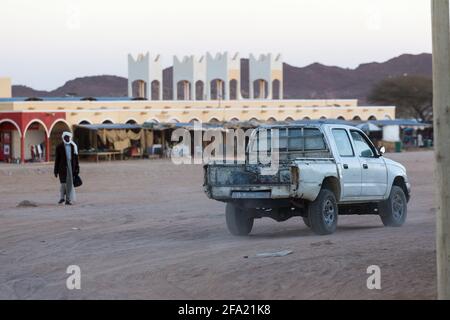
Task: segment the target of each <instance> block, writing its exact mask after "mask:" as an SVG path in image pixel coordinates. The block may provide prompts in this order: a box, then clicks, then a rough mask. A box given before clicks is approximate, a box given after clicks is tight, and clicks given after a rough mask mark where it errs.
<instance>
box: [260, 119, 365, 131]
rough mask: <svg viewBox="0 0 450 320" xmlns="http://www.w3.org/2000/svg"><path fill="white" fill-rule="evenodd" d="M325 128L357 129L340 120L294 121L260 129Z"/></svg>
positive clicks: (268, 125)
mask: <svg viewBox="0 0 450 320" xmlns="http://www.w3.org/2000/svg"><path fill="white" fill-rule="evenodd" d="M326 126H333V127H340V128H347V129H349V128H351V129H358V128H357V127H356V126H355V125H353V124H351V123H349V122H348V121H340V120H336V121H333V120H317V121H315V120H311V121H309V120H308V121H294V122H290V123H273V124H264V125H261V126H260V128H264V129H284V128H308V127H309V128H322V127H326Z"/></svg>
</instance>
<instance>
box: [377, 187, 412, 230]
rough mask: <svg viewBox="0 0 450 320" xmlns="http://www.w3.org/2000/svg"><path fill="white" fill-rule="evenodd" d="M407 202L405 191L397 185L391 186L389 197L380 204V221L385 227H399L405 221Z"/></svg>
mask: <svg viewBox="0 0 450 320" xmlns="http://www.w3.org/2000/svg"><path fill="white" fill-rule="evenodd" d="M407 214H408V204H407V201H406V196H405V192H404V191H403V189H402V188H400V187H399V186H393V187H392V190H391V195H390V196H389V199H387V200H386V201H384V202H383V203H381V204H380V217H381V221H382V222H383V224H384V225H385V226H386V227H396V228H398V227H401V226H403V224H404V223H405V221H406V216H407Z"/></svg>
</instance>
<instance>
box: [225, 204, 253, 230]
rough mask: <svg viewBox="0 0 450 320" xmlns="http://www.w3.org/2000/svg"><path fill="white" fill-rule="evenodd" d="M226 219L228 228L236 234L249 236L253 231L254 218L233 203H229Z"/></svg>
mask: <svg viewBox="0 0 450 320" xmlns="http://www.w3.org/2000/svg"><path fill="white" fill-rule="evenodd" d="M226 220H227V227H228V230H229V231H230V233H231V234H233V235H235V236H248V235H249V234H250V232H251V231H252V228H253V221H254V218H253V217H252V216H251V215H250V214H249V213H248V212H247V211H246V210H245V209H243V208H241V207H239V206H237V205H235V204H233V203H227V207H226Z"/></svg>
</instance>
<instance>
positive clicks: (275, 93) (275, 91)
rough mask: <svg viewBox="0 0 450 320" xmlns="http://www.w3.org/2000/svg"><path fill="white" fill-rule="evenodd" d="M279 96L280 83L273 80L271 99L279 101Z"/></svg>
mask: <svg viewBox="0 0 450 320" xmlns="http://www.w3.org/2000/svg"><path fill="white" fill-rule="evenodd" d="M281 96H282V95H281V81H280V80H278V79H275V80H273V81H272V99H273V100H280V99H281Z"/></svg>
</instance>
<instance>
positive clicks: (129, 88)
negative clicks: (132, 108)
mask: <svg viewBox="0 0 450 320" xmlns="http://www.w3.org/2000/svg"><path fill="white" fill-rule="evenodd" d="M128 98H133V82H132V81H130V80H128Z"/></svg>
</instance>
